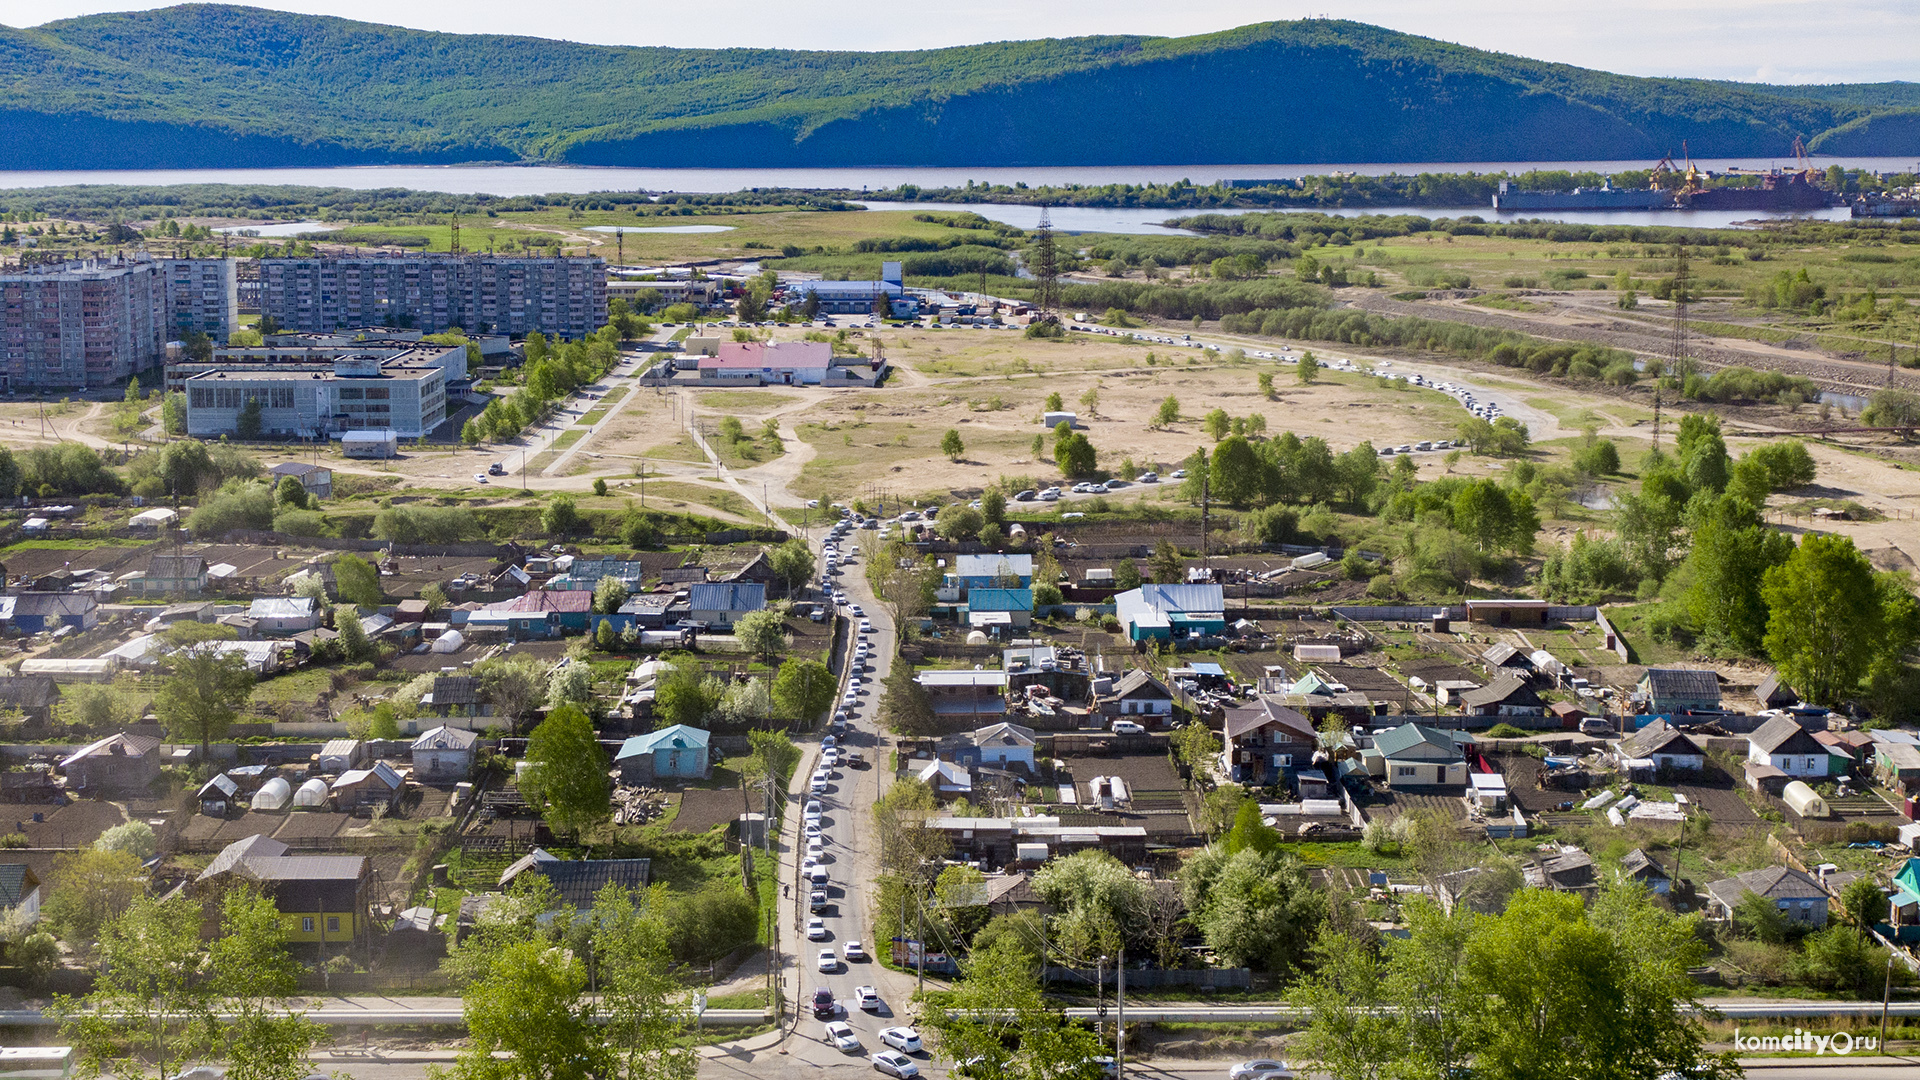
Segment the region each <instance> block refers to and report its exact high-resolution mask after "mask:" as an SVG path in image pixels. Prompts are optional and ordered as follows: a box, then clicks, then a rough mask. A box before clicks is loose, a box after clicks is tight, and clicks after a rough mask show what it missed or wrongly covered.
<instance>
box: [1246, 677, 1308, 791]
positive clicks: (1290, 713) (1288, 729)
mask: <svg viewBox="0 0 1920 1080" xmlns="http://www.w3.org/2000/svg"><path fill="white" fill-rule="evenodd" d="M1226 746H1227V750H1226V752H1227V768H1228V772H1229V773H1230V774H1231V775H1232V777H1233V779H1234V782H1236V783H1241V784H1255V785H1270V784H1278V783H1282V782H1284V781H1285V780H1286V777H1287V774H1288V773H1289V772H1291V771H1293V770H1294V769H1296V768H1301V767H1304V766H1306V765H1308V764H1309V763H1311V762H1312V761H1313V753H1314V750H1316V749H1317V748H1318V747H1319V735H1318V734H1317V733H1316V732H1315V731H1314V729H1313V721H1311V720H1308V719H1307V718H1306V717H1305V716H1304V715H1302V714H1300V713H1298V712H1295V711H1294V710H1292V709H1289V708H1287V707H1286V706H1285V705H1281V704H1279V703H1277V702H1275V701H1273V700H1271V699H1269V698H1266V697H1261V698H1257V699H1255V700H1254V701H1252V702H1249V703H1248V704H1246V705H1244V706H1241V707H1239V708H1234V709H1228V710H1227V711H1226Z"/></svg>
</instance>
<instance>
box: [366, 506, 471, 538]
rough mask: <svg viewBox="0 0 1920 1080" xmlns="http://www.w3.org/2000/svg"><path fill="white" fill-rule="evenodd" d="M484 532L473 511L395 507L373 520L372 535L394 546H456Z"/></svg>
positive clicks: (454, 508)
mask: <svg viewBox="0 0 1920 1080" xmlns="http://www.w3.org/2000/svg"><path fill="white" fill-rule="evenodd" d="M486 534H487V531H486V529H485V528H483V527H482V526H481V524H480V519H479V518H477V517H475V516H474V514H473V511H471V510H467V509H464V508H462V507H457V506H395V507H390V508H388V509H386V510H382V511H380V513H379V514H377V515H375V517H374V519H373V535H374V538H375V539H378V540H391V541H393V542H394V543H396V544H458V543H462V542H465V541H468V540H481V539H484V538H485V537H486Z"/></svg>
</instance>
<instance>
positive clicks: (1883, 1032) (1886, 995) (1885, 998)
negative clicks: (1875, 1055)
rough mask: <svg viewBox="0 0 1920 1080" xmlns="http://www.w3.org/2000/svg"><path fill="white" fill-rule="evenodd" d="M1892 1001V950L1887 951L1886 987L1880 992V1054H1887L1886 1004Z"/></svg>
mask: <svg viewBox="0 0 1920 1080" xmlns="http://www.w3.org/2000/svg"><path fill="white" fill-rule="evenodd" d="M1892 1000H1893V950H1892V949H1888V950H1887V985H1886V988H1885V989H1884V990H1882V991H1880V1052H1881V1053H1883V1054H1884V1053H1886V1052H1887V1003H1888V1002H1890V1001H1892Z"/></svg>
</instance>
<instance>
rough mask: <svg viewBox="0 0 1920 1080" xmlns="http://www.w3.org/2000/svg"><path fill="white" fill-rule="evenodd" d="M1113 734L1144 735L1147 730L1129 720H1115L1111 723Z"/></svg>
mask: <svg viewBox="0 0 1920 1080" xmlns="http://www.w3.org/2000/svg"><path fill="white" fill-rule="evenodd" d="M1113 733H1114V734H1115V735H1145V734H1146V733H1147V729H1146V728H1143V727H1141V726H1140V725H1139V724H1136V723H1134V722H1133V721H1131V720H1115V721H1114V722H1113Z"/></svg>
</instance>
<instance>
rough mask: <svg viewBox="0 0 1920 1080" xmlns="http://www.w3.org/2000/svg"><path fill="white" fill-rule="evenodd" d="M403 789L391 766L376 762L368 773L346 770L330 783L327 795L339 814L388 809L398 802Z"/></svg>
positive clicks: (404, 785) (402, 783)
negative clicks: (329, 792) (341, 811)
mask: <svg viewBox="0 0 1920 1080" xmlns="http://www.w3.org/2000/svg"><path fill="white" fill-rule="evenodd" d="M405 787H406V782H405V781H404V780H402V779H400V774H399V773H397V772H394V771H393V767H392V766H391V765H388V764H387V763H386V762H384V761H376V762H374V763H373V767H372V768H370V769H349V770H347V771H346V772H344V773H341V774H340V779H338V780H335V781H334V782H333V787H332V790H331V794H332V796H333V805H334V807H335V808H336V809H340V810H347V811H353V810H358V809H361V808H363V807H365V808H376V807H382V806H384V807H388V808H391V807H392V806H393V804H394V803H396V802H399V801H400V793H401V791H402V790H404V789H405Z"/></svg>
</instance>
